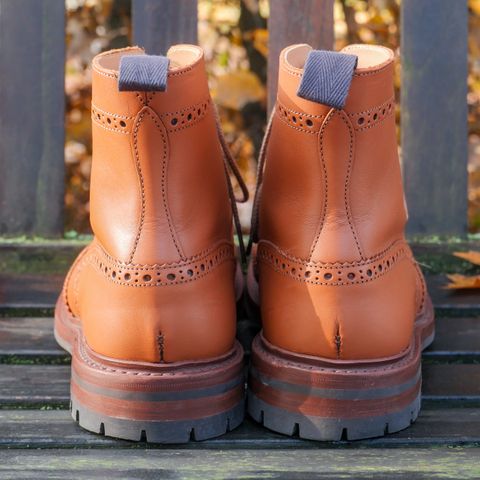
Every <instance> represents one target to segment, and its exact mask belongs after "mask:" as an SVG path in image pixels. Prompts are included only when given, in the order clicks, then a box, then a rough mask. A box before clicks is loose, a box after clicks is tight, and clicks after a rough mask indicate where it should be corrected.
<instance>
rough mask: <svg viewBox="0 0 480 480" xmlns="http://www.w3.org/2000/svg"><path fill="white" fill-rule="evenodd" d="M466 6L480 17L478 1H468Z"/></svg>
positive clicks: (479, 2)
mask: <svg viewBox="0 0 480 480" xmlns="http://www.w3.org/2000/svg"><path fill="white" fill-rule="evenodd" d="M468 6H469V7H470V8H471V9H472V10H473V11H474V12H475V13H476V14H477V15H480V0H469V2H468Z"/></svg>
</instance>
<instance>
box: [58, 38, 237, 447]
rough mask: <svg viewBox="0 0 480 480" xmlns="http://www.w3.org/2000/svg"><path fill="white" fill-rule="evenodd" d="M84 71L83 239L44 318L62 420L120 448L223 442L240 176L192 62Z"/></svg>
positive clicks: (232, 363)
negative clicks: (60, 357)
mask: <svg viewBox="0 0 480 480" xmlns="http://www.w3.org/2000/svg"><path fill="white" fill-rule="evenodd" d="M92 75H93V80H92V81H93V94H92V97H93V100H92V129H93V161H92V173H91V201H90V213H91V215H90V220H91V226H92V230H93V232H94V239H93V241H92V242H91V243H90V244H89V245H88V246H87V247H86V248H85V249H84V250H83V252H82V253H81V254H80V255H79V257H78V258H77V260H76V261H75V263H74V265H73V267H72V268H71V270H70V272H69V274H68V276H67V279H66V281H65V286H64V289H63V292H62V294H61V296H60V298H59V300H58V303H57V307H56V311H55V333H56V338H57V340H58V342H59V343H60V344H61V345H62V346H63V347H64V348H66V349H67V350H69V351H71V352H72V378H71V407H72V415H73V417H74V419H76V420H77V421H78V422H79V424H80V425H81V426H82V427H84V428H86V429H87V430H90V431H93V432H97V433H103V434H105V435H107V436H113V437H119V438H125V439H131V440H141V439H143V440H147V441H152V442H167V443H172V442H174V443H178V442H185V441H188V440H189V439H192V438H193V439H196V440H202V439H206V438H210V437H214V436H217V435H220V434H223V433H225V432H226V431H227V430H228V429H232V428H235V427H236V426H237V425H239V424H240V422H241V421H242V419H243V415H244V380H243V373H242V371H243V368H242V356H243V351H242V348H241V346H240V345H239V343H238V342H237V341H236V340H235V329H236V299H237V296H238V295H237V292H238V290H239V289H238V288H237V289H236V288H235V278H236V276H237V278H238V274H237V275H236V269H237V264H238V262H237V261H236V259H235V247H234V243H233V222H232V213H234V214H235V213H236V207H235V201H234V198H233V194H232V186H231V184H230V180H229V176H228V167H231V169H233V171H234V173H235V174H236V175H237V177H238V170H237V169H236V167H235V165H234V164H233V161H232V158H231V156H229V154H228V151H227V149H226V146H225V141H224V139H223V136H222V134H221V131H220V129H219V127H218V122H217V117H216V113H215V109H214V106H213V104H212V100H211V98H210V94H209V90H208V84H207V76H206V71H205V64H204V57H203V52H202V50H201V49H200V48H199V47H196V46H193V45H178V46H174V47H172V48H171V49H170V50H169V52H168V54H167V56H166V57H163V56H149V55H145V53H144V52H143V50H141V49H140V48H137V47H133V48H127V49H122V50H114V51H109V52H106V53H102V54H100V55H98V56H97V57H95V59H94V60H93V65H92ZM239 181H240V179H239ZM242 187H243V191H244V195H247V193H246V189H245V187H244V185H243V184H242ZM237 220H238V215H237ZM237 225H238V221H237ZM240 277H241V275H240ZM240 291H241V286H240Z"/></svg>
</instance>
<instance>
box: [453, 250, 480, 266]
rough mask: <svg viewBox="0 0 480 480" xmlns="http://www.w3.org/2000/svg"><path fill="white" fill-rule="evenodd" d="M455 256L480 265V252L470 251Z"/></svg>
mask: <svg viewBox="0 0 480 480" xmlns="http://www.w3.org/2000/svg"><path fill="white" fill-rule="evenodd" d="M453 254H454V255H455V256H456V257H458V258H462V259H463V260H467V262H470V263H473V264H474V265H480V252H476V251H473V250H470V251H469V252H453Z"/></svg>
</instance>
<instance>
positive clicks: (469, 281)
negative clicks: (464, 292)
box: [445, 274, 480, 290]
mask: <svg viewBox="0 0 480 480" xmlns="http://www.w3.org/2000/svg"><path fill="white" fill-rule="evenodd" d="M447 277H448V279H449V280H450V283H449V284H448V285H447V286H446V287H445V288H448V289H449V290H461V289H470V288H480V275H460V274H451V275H447Z"/></svg>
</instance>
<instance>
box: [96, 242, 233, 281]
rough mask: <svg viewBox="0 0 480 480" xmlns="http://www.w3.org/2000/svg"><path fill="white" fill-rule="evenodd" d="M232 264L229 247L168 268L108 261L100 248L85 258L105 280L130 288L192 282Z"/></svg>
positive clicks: (220, 248)
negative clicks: (219, 267) (216, 269)
mask: <svg viewBox="0 0 480 480" xmlns="http://www.w3.org/2000/svg"><path fill="white" fill-rule="evenodd" d="M230 260H231V261H234V260H235V254H234V247H233V245H232V244H231V243H222V244H220V245H219V246H217V247H215V248H213V249H211V250H209V251H207V252H205V253H204V254H200V255H197V256H195V257H192V258H190V259H188V261H181V262H175V263H169V264H163V265H159V264H154V265H148V264H145V265H140V264H134V263H124V262H120V261H118V260H115V259H113V258H112V257H110V256H109V255H108V254H107V253H106V252H105V251H104V250H103V249H102V248H101V247H100V246H99V245H97V246H95V248H94V249H92V251H91V252H90V254H89V255H88V261H89V263H90V264H91V265H93V267H94V268H95V269H96V270H97V271H98V272H100V273H101V274H102V275H103V276H104V277H105V278H106V279H107V280H109V281H111V282H113V283H116V284H118V285H125V286H129V287H158V286H169V285H179V284H184V283H191V282H194V281H196V280H198V279H200V278H202V277H204V276H205V275H207V274H208V273H210V272H211V271H213V270H214V269H215V268H216V267H218V266H219V265H221V264H222V263H224V262H226V261H230Z"/></svg>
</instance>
